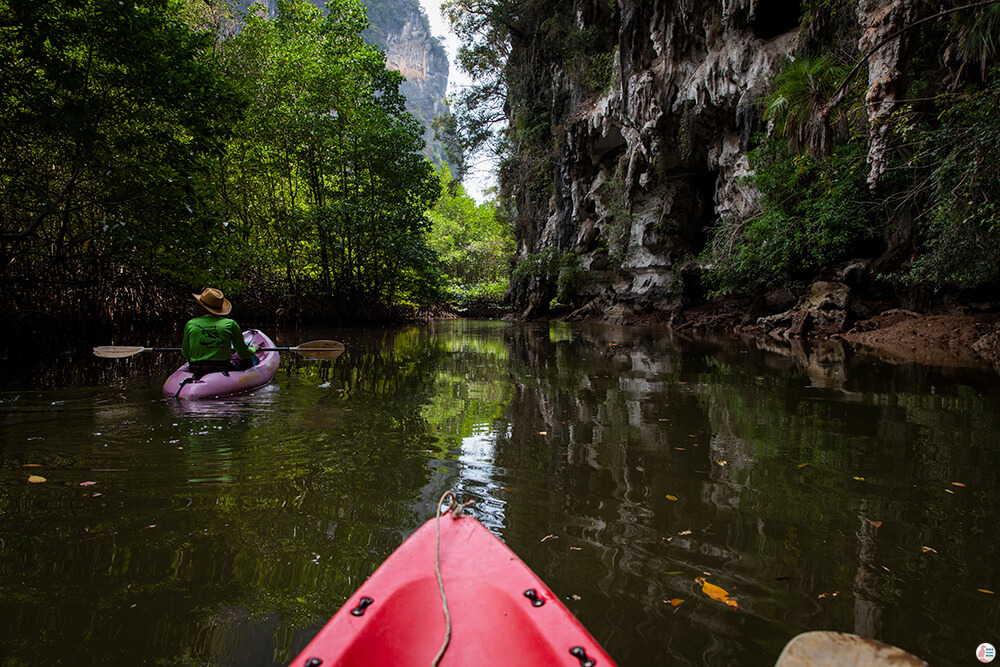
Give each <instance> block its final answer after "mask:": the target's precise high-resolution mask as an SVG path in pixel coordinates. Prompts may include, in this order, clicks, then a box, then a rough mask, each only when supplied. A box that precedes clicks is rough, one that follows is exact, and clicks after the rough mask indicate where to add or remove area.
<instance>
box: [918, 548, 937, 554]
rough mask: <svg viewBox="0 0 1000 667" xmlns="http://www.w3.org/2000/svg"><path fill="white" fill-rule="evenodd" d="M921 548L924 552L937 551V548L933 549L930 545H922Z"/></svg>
mask: <svg viewBox="0 0 1000 667" xmlns="http://www.w3.org/2000/svg"><path fill="white" fill-rule="evenodd" d="M920 550H921V551H923V552H924V553H928V552H934V553H937V550H936V549H931V548H930V547H920Z"/></svg>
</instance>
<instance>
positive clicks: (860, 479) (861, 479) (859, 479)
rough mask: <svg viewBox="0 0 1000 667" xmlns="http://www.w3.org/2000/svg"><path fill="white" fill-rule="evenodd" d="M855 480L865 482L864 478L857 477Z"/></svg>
mask: <svg viewBox="0 0 1000 667" xmlns="http://www.w3.org/2000/svg"><path fill="white" fill-rule="evenodd" d="M854 479H856V480H858V481H859V482H863V481H865V478H864V477H855V478H854Z"/></svg>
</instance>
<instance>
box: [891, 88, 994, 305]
mask: <svg viewBox="0 0 1000 667" xmlns="http://www.w3.org/2000/svg"><path fill="white" fill-rule="evenodd" d="M940 102H941V104H942V105H943V106H944V107H945V110H944V111H942V112H941V114H940V115H939V118H938V120H939V122H938V123H937V124H935V125H934V126H933V127H921V128H917V129H916V130H915V135H916V136H915V137H914V141H915V142H916V150H915V153H914V157H913V164H915V165H917V166H918V170H919V172H920V175H921V177H920V178H919V179H918V184H919V190H920V193H921V194H923V195H925V196H926V197H927V199H928V201H927V203H926V205H925V206H926V209H927V210H928V216H927V217H928V219H927V222H926V225H925V229H924V235H925V239H926V240H925V243H924V246H923V248H922V249H921V252H920V254H919V256H918V257H917V259H916V260H915V261H914V262H913V265H912V267H911V270H910V272H909V275H908V277H909V279H910V280H929V281H933V282H936V283H940V284H945V285H950V286H956V287H962V288H976V287H981V286H985V285H991V286H996V285H1000V207H998V202H1000V172H998V170H997V156H998V155H1000V116H998V115H997V109H998V108H1000V107H998V105H1000V76H996V75H995V76H994V77H993V79H992V81H991V82H990V84H989V85H988V86H987V87H986V88H984V89H982V90H977V91H973V92H968V93H963V94H960V95H955V96H950V97H947V98H942V100H940Z"/></svg>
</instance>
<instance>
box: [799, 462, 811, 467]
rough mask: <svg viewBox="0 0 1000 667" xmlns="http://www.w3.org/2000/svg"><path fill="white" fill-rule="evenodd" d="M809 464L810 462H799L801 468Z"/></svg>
mask: <svg viewBox="0 0 1000 667" xmlns="http://www.w3.org/2000/svg"><path fill="white" fill-rule="evenodd" d="M807 465H809V464H808V463H800V464H799V467H800V468H805V467H806V466H807Z"/></svg>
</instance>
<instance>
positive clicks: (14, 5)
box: [0, 0, 440, 318]
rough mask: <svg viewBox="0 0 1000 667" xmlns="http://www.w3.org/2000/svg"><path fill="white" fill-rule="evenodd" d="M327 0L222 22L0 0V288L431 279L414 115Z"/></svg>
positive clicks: (176, 2) (72, 310) (95, 298)
mask: <svg viewBox="0 0 1000 667" xmlns="http://www.w3.org/2000/svg"><path fill="white" fill-rule="evenodd" d="M328 9H329V16H328V17H326V18H324V16H323V14H322V12H320V11H319V10H318V9H316V8H315V7H313V6H312V5H311V4H309V3H307V2H304V1H292V0H280V1H279V2H278V3H277V7H276V14H275V17H274V18H273V19H271V18H268V17H267V16H266V15H265V12H264V11H263V10H262V9H256V10H252V11H251V12H250V14H249V16H247V17H246V20H245V23H244V25H243V26H242V28H241V29H240V30H238V31H236V30H232V29H231V26H232V25H233V22H232V20H231V17H228V16H226V15H225V14H224V12H222V11H221V10H219V9H217V8H215V7H205V6H202V5H200V4H196V3H190V4H189V3H188V2H186V1H185V0H133V1H129V2H119V1H118V0H80V1H78V2H57V1H55V0H38V1H32V2H21V1H15V0H0V37H2V39H0V99H2V101H3V104H2V105H0V267H2V268H0V286H2V299H0V308H2V309H5V310H17V309H19V308H24V307H33V306H32V301H31V297H32V296H34V297H36V298H37V295H38V291H39V290H46V291H47V292H48V293H53V292H55V291H57V290H61V291H62V292H63V298H61V299H59V300H58V302H57V303H58V304H59V307H60V308H63V309H64V310H65V313H64V314H67V313H68V314H69V315H71V316H77V317H85V316H93V315H95V314H101V315H105V316H110V317H111V318H113V316H114V314H115V313H114V312H112V311H121V310H125V309H126V308H127V311H128V314H129V315H134V314H135V313H136V311H137V310H138V309H136V308H135V304H136V303H139V302H145V303H147V304H148V306H149V308H150V309H152V308H155V307H156V306H157V305H158V304H157V303H156V302H155V301H154V300H153V298H151V297H153V295H155V294H156V293H157V292H161V291H162V290H163V288H164V286H167V285H170V286H174V285H178V284H180V285H183V287H182V288H181V289H182V290H185V291H186V289H187V288H188V287H189V286H190V287H193V288H196V289H197V288H200V287H203V286H204V285H205V284H210V283H212V284H216V285H219V286H221V287H223V288H224V289H226V290H227V291H232V290H234V289H240V288H246V289H254V290H258V291H260V292H269V293H271V294H289V295H297V296H300V295H302V294H304V293H308V294H310V295H311V296H315V297H319V298H323V299H327V300H337V301H338V302H341V303H364V304H378V305H380V306H391V305H392V304H394V303H398V302H400V301H404V300H411V301H412V300H420V299H422V298H425V297H426V296H427V295H430V294H433V293H435V290H436V289H437V281H438V280H439V278H440V276H439V275H438V273H437V272H436V258H435V256H434V253H433V252H432V251H431V250H430V248H429V247H428V246H427V243H426V239H425V233H426V231H427V229H428V227H429V222H428V220H427V218H426V216H425V213H426V211H427V209H428V208H429V207H430V206H432V205H433V203H434V201H435V200H436V198H437V197H438V195H439V186H438V181H437V179H436V178H435V176H434V174H433V171H432V168H431V166H430V165H429V164H428V163H427V162H426V160H424V159H423V157H422V156H421V154H420V151H421V149H422V148H423V140H422V138H421V134H422V128H421V127H420V126H419V124H418V123H417V122H416V121H415V120H414V119H413V118H412V116H410V115H409V114H407V113H406V112H405V110H404V100H403V98H402V96H401V95H400V94H399V83H400V81H401V77H400V75H399V74H398V73H395V72H390V71H388V70H387V69H386V67H385V62H384V56H383V55H382V53H381V52H379V51H378V50H376V49H374V48H373V47H370V46H368V45H367V44H365V42H364V40H363V39H362V37H361V35H362V32H363V31H364V30H365V28H366V27H367V22H366V19H365V13H364V8H363V6H362V5H361V4H359V2H357V0H333V1H332V2H330V3H329V4H328ZM192 26H198V28H197V29H196V28H195V27H192ZM211 30H215V31H216V32H210V31H211ZM123 289H124V290H128V296H124V293H123V292H122V290H123Z"/></svg>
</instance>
